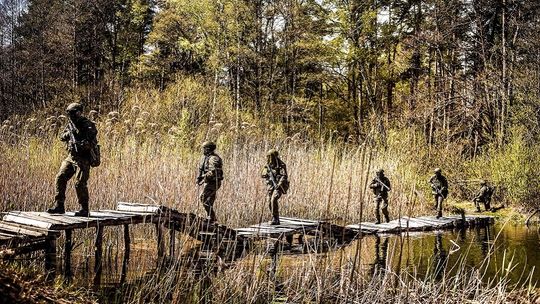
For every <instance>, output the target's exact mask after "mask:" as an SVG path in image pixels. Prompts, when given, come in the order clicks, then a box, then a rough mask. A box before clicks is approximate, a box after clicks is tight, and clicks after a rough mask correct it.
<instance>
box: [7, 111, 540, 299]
mask: <svg viewBox="0 0 540 304" xmlns="http://www.w3.org/2000/svg"><path fill="white" fill-rule="evenodd" d="M134 115H136V118H135V119H133V120H129V121H126V120H122V119H124V118H125V117H122V115H121V114H119V113H113V112H111V113H109V115H107V117H106V118H105V117H103V118H101V119H98V127H99V129H100V132H101V133H100V144H101V147H102V158H103V162H102V165H101V166H100V167H98V168H96V169H93V170H92V172H91V178H90V181H89V189H90V198H91V201H90V206H91V209H92V210H95V209H112V208H115V204H116V202H118V201H127V202H140V203H156V204H162V205H165V206H167V207H170V208H174V209H178V210H180V211H184V212H195V213H198V214H200V215H204V210H203V208H202V206H201V205H200V204H199V202H198V199H197V197H198V192H199V189H198V187H197V186H196V185H195V177H196V174H197V163H198V160H199V158H200V151H198V148H196V147H195V148H194V147H193V146H194V145H193V143H192V141H193V138H190V137H186V134H185V133H182V131H181V130H178V129H177V127H175V126H171V125H165V124H164V125H161V126H160V125H157V124H155V123H152V122H149V121H148V119H146V120H145V117H146V116H148V115H145V114H143V113H142V112H140V111H137V113H136V114H134ZM139 118H140V119H139ZM63 119H65V118H62V117H55V118H54V119H53V118H50V117H49V118H47V119H44V120H45V121H46V122H47V125H46V126H45V125H43V124H39V123H36V122H35V121H26V122H25V123H23V124H17V123H12V122H7V123H6V122H4V123H3V125H2V129H1V131H0V159H1V160H2V161H1V162H0V189H1V192H0V195H1V197H0V198H1V199H2V202H3V204H2V207H0V209H1V210H0V211H8V210H15V209H16V210H28V211H35V210H45V209H46V208H48V207H50V206H52V204H53V200H52V198H53V193H54V177H55V174H56V172H57V170H58V167H59V165H60V162H61V161H62V159H63V157H65V151H64V148H63V145H62V144H61V143H60V142H59V141H58V140H57V139H56V136H57V134H58V132H59V128H60V126H61V122H62V120H63ZM137 119H139V120H137ZM137 121H138V122H137ZM175 128H176V129H175ZM212 132H214V133H212ZM212 132H210V133H211V134H213V136H214V138H213V139H215V140H217V143H218V150H217V152H218V154H220V155H221V156H222V158H223V160H224V175H225V180H224V182H223V186H222V188H221V189H220V191H219V192H218V198H217V202H216V212H217V215H218V220H219V221H220V222H221V223H223V224H225V225H228V226H231V227H241V226H247V225H250V224H254V223H257V222H260V221H264V220H268V219H269V218H270V212H269V210H268V206H267V205H266V202H265V191H266V190H265V185H264V183H263V180H262V179H261V177H260V172H261V168H262V166H263V165H264V161H265V153H266V151H267V150H268V149H270V148H278V149H279V151H280V155H281V157H282V159H283V160H284V161H285V162H286V163H287V165H288V170H289V175H290V181H291V189H290V191H289V193H288V194H287V195H286V196H284V197H283V199H282V200H281V202H280V207H281V214H282V215H287V216H294V217H301V218H310V219H326V220H329V221H334V222H337V223H341V224H345V223H358V222H360V221H373V220H374V214H373V211H372V210H373V204H372V199H371V193H370V192H369V191H368V190H369V189H368V188H367V184H368V182H369V180H370V179H371V177H372V175H373V173H374V171H375V169H377V168H384V169H385V172H386V174H387V175H388V176H389V177H390V179H391V182H392V186H393V187H392V188H393V189H392V192H391V198H390V216H391V217H392V218H396V217H398V216H401V215H408V216H415V215H420V214H425V213H429V212H432V211H431V209H430V208H431V206H432V202H431V198H430V193H429V190H428V187H427V182H426V180H427V177H428V176H429V175H430V171H429V168H430V167H431V166H432V164H426V163H422V162H420V163H419V162H417V159H418V158H420V159H422V158H423V157H422V156H421V155H418V154H417V153H411V152H408V153H404V152H403V151H402V150H406V149H407V147H404V146H403V145H395V146H394V147H393V148H392V147H390V148H387V149H375V148H373V147H371V146H369V145H367V144H365V145H360V146H356V145H350V144H347V143H344V142H338V141H336V140H332V138H329V139H328V140H326V141H324V142H317V143H316V144H314V143H313V142H309V141H303V140H300V139H298V138H294V137H291V138H287V139H286V140H284V141H280V140H276V139H275V138H273V137H271V136H268V137H262V138H256V137H254V138H251V137H249V136H237V137H236V138H235V137H230V136H229V135H227V134H228V133H223V134H221V133H219V132H218V131H212ZM216 132H217V133H216ZM244 135H245V134H244ZM195 137H196V136H195ZM401 152H403V153H401ZM446 157H447V158H448V159H446V160H445V161H446V162H451V160H452V157H457V156H452V155H449V156H446ZM454 170H457V169H456V168H451V167H450V168H449V171H450V173H451V174H452V172H453V171H454ZM66 207H67V209H69V210H75V209H77V208H78V206H77V203H76V199H75V194H74V191H73V190H72V189H69V188H68V200H67V202H66ZM449 211H451V210H447V211H446V212H449ZM115 229H119V228H110V229H109V228H108V229H106V235H105V240H106V243H105V244H104V248H105V249H104V250H105V265H104V267H105V272H106V274H107V278H105V280H104V281H105V282H109V283H114V282H116V281H117V279H118V276H119V273H120V271H119V267H120V266H119V265H120V264H121V262H120V261H121V259H122V258H123V257H122V252H123V248H122V246H123V245H122V240H120V239H119V235H121V234H120V233H119V232H118V231H115ZM131 233H132V235H133V236H132V239H133V240H134V242H133V250H132V256H131V260H132V261H136V263H131V266H130V273H129V277H128V280H127V282H128V283H127V284H124V285H122V286H117V285H112V286H114V287H113V288H104V289H102V290H101V291H100V292H99V293H100V297H101V298H102V299H106V301H108V302H117V303H202V302H205V301H208V300H209V301H212V302H214V303H271V302H273V303H435V302H437V303H440V302H443V303H467V302H470V303H508V302H532V301H535V300H537V299H536V296H535V294H534V290H535V286H534V284H533V283H532V282H528V283H527V284H528V285H527V284H525V283H524V284H522V285H520V286H512V285H511V284H510V283H509V281H508V280H507V278H505V276H504V275H502V276H500V277H498V278H497V280H493V281H491V282H490V283H489V284H486V283H484V282H485V278H484V277H483V274H482V273H481V272H480V271H479V270H478V269H469V268H467V267H465V266H463V265H457V266H455V267H454V269H453V271H451V272H450V271H449V272H446V271H443V272H442V274H441V273H438V274H437V275H434V274H433V275H430V273H429V272H428V273H427V274H422V275H420V274H419V273H418V269H416V268H415V267H414V265H412V266H411V267H405V268H402V267H398V266H399V265H394V266H392V265H390V266H386V267H383V268H382V269H374V268H373V266H372V264H373V263H372V261H365V260H364V258H365V257H366V256H372V255H373V244H372V241H370V240H369V239H367V238H366V239H360V240H358V241H356V242H354V243H353V244H352V245H351V246H349V247H347V248H348V249H343V248H342V249H337V250H335V251H330V252H327V253H319V254H315V253H312V254H307V255H303V256H301V257H288V256H282V255H281V253H278V256H279V259H278V260H277V263H278V264H277V267H276V271H275V272H272V271H269V268H271V264H272V260H271V259H269V258H268V256H267V255H266V254H265V253H266V249H265V248H264V246H260V248H258V249H256V250H255V251H253V252H250V253H249V255H248V256H245V257H244V258H243V259H241V260H239V261H236V262H234V263H227V262H224V261H221V260H219V259H218V261H217V262H216V263H217V264H212V265H203V266H202V267H201V265H198V266H197V267H198V268H195V266H194V265H196V264H198V263H199V262H200V261H197V260H195V259H196V258H195V257H193V258H185V259H177V260H174V261H170V263H169V264H168V265H167V266H168V267H159V268H158V269H155V265H156V263H157V261H156V260H155V256H156V254H155V244H153V243H151V242H149V241H148V240H152V239H155V237H154V235H153V234H154V233H155V231H154V229H153V227H149V226H145V225H140V226H138V227H137V228H136V229H134V230H132V232H131ZM74 237H75V240H76V244H75V246H76V248H75V252H74V259H73V263H74V265H77V266H76V268H75V277H76V280H75V282H74V283H75V284H81V285H85V284H87V282H88V281H90V280H89V279H88V278H89V275H90V274H91V271H90V269H92V265H91V260H92V259H90V258H89V257H91V255H92V254H93V241H92V239H93V237H92V232H91V231H81V232H79V234H78V235H74ZM61 242H62V241H61V240H60V244H61ZM402 244H403V242H402V241H395V242H393V243H391V244H390V245H389V246H390V253H387V256H395V255H396V254H398V255H399V256H401V252H402V251H403V250H404V249H403V245H402ZM177 246H178V248H179V250H180V252H181V253H182V254H184V255H186V254H189V252H190V251H191V249H192V248H194V247H195V248H196V246H197V244H196V243H194V242H193V241H192V240H190V239H189V238H183V237H182V238H180V239H179V240H178V242H177ZM60 248H61V247H60ZM486 259H489V256H488V257H486ZM391 263H399V264H401V263H402V260H401V259H398V260H397V262H396V261H395V259H391ZM214 268H218V271H217V272H216V271H210V270H208V269H214ZM149 271H150V272H149Z"/></svg>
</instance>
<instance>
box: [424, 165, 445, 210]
mask: <svg viewBox="0 0 540 304" xmlns="http://www.w3.org/2000/svg"><path fill="white" fill-rule="evenodd" d="M429 184H430V185H431V193H432V194H433V197H434V198H435V209H436V210H437V218H440V217H442V204H443V201H444V200H445V199H446V197H448V180H446V177H444V175H442V170H441V169H440V168H436V169H435V174H434V175H433V176H432V177H431V178H430V179H429Z"/></svg>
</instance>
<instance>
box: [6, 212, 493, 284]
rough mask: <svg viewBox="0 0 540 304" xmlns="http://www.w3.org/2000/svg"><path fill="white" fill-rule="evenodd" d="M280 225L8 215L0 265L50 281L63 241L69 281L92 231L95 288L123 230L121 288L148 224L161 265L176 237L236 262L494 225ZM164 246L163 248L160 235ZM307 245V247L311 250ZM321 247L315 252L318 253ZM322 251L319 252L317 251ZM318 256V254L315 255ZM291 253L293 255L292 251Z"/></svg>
mask: <svg viewBox="0 0 540 304" xmlns="http://www.w3.org/2000/svg"><path fill="white" fill-rule="evenodd" d="M280 220H281V224H280V225H269V224H268V223H267V222H265V223H259V224H256V225H252V226H249V227H244V228H234V229H233V228H229V227H227V226H224V225H221V224H216V223H211V222H210V221H209V220H207V219H206V218H203V217H200V216H197V215H196V214H193V213H182V212H178V211H177V210H174V209H170V208H167V207H165V206H160V205H147V204H136V203H124V202H120V203H118V204H117V206H116V209H115V210H98V211H91V212H90V216H89V217H77V216H75V215H74V213H73V212H67V213H65V214H61V215H52V214H48V213H46V212H29V211H11V212H6V213H4V214H3V215H2V217H1V220H0V259H10V258H13V257H16V256H19V255H22V254H28V253H31V252H35V251H44V252H45V269H46V272H47V273H48V274H49V276H50V277H54V276H55V274H56V269H57V258H58V257H57V255H58V254H57V239H58V238H59V237H60V236H61V235H62V233H63V234H64V236H65V240H64V243H63V244H64V250H63V251H62V252H63V259H62V261H63V267H62V269H63V272H64V276H65V277H67V278H69V277H71V273H72V272H71V253H72V250H73V240H72V234H73V230H76V229H89V228H93V229H95V231H96V233H95V250H94V258H95V262H94V284H95V285H99V284H100V282H101V273H102V252H103V230H104V227H107V226H123V237H124V261H123V264H122V273H121V279H120V280H121V282H123V281H125V279H126V273H127V268H128V263H129V260H130V251H131V249H130V244H131V239H130V233H129V229H130V227H131V226H132V225H137V224H152V225H154V226H155V229H156V243H157V257H158V260H161V259H162V258H163V257H164V255H165V253H166V248H165V245H166V244H168V246H169V248H168V255H169V257H170V258H174V257H175V252H174V250H175V240H176V236H175V234H176V233H181V234H184V235H189V236H190V237H192V238H194V239H197V240H199V241H201V242H202V244H203V245H202V246H201V248H203V249H205V250H206V251H207V252H210V253H212V254H213V255H219V256H232V257H233V259H235V258H239V257H241V256H243V255H244V253H246V252H247V251H249V250H250V249H251V248H252V247H253V245H254V243H255V242H257V241H268V242H270V243H272V244H273V246H274V248H275V245H278V244H279V243H280V242H283V243H285V242H286V244H288V245H289V248H292V245H293V244H294V245H295V247H294V248H296V250H295V251H294V253H303V252H309V250H311V249H313V248H314V247H313V246H312V245H313V244H315V247H317V246H318V245H317V244H326V247H327V248H335V247H336V246H340V245H346V244H348V243H349V242H351V241H352V240H354V239H355V238H358V237H361V236H362V235H368V234H392V233H394V234H395V233H403V232H408V231H429V230H441V229H454V228H463V227H471V226H476V227H484V226H487V225H490V224H491V223H493V218H492V217H489V216H480V215H475V216H465V215H461V216H453V215H452V216H446V217H442V218H435V217H431V216H422V217H417V218H409V217H402V218H400V219H397V220H393V221H391V222H389V223H382V224H375V223H369V222H362V223H360V224H352V225H347V226H341V225H336V224H332V223H330V222H328V221H320V220H308V219H299V218H290V217H281V218H280ZM166 230H167V231H168V236H169V240H168V242H165V240H164V238H165V232H166ZM310 244H311V245H310ZM320 247H321V246H319V247H318V248H319V249H320ZM322 247H324V246H322ZM316 250H317V249H316ZM291 252H292V251H291Z"/></svg>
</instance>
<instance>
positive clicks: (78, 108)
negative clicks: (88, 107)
mask: <svg viewBox="0 0 540 304" xmlns="http://www.w3.org/2000/svg"><path fill="white" fill-rule="evenodd" d="M82 110H83V106H82V105H81V104H80V103H78V102H72V103H70V104H69V105H68V106H67V108H66V112H68V113H71V112H77V111H82Z"/></svg>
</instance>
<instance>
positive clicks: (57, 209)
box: [47, 103, 100, 217]
mask: <svg viewBox="0 0 540 304" xmlns="http://www.w3.org/2000/svg"><path fill="white" fill-rule="evenodd" d="M66 111H67V114H68V124H67V126H66V128H65V130H64V132H63V133H62V134H61V135H60V140H61V141H63V142H65V143H66V149H67V151H68V156H67V157H66V159H64V161H63V162H62V165H61V166H60V170H59V172H58V174H57V175H56V195H55V197H54V201H55V206H54V207H53V208H50V209H48V210H47V212H48V213H51V214H63V213H65V207H64V202H65V200H66V187H67V183H68V181H69V180H70V179H71V178H72V177H73V176H75V191H76V192H77V200H78V202H79V204H80V205H81V210H79V211H77V212H75V216H84V217H87V216H89V215H90V213H89V209H88V200H89V197H88V186H87V182H88V178H89V177H90V168H91V167H97V166H99V164H100V153H99V145H98V143H97V133H98V131H97V129H96V125H95V124H94V123H93V122H92V121H90V120H89V119H87V118H86V117H84V116H83V115H82V111H83V107H82V105H81V104H79V103H71V104H70V105H68V106H67V108H66Z"/></svg>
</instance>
